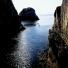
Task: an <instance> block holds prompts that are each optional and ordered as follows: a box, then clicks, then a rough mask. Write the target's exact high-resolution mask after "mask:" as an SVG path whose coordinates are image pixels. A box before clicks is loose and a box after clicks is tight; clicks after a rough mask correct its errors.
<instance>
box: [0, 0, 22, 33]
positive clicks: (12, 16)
mask: <svg viewBox="0 0 68 68" xmlns="http://www.w3.org/2000/svg"><path fill="white" fill-rule="evenodd" d="M0 9H1V10H0V30H2V31H4V30H5V31H8V32H11V31H14V32H15V31H18V30H19V29H20V26H21V23H20V20H19V16H18V13H17V11H16V9H15V7H14V5H13V3H12V0H0ZM7 28H8V29H7Z"/></svg>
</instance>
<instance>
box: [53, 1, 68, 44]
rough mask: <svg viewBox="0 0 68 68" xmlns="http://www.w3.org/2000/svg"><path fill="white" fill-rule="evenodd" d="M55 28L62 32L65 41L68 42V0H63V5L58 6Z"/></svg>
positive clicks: (55, 14) (55, 15) (56, 30)
mask: <svg viewBox="0 0 68 68" xmlns="http://www.w3.org/2000/svg"><path fill="white" fill-rule="evenodd" d="M53 30H54V31H55V32H57V33H60V35H61V37H62V38H63V39H64V41H65V43H66V44H68V37H67V36H68V0H63V3H62V5H61V6H59V7H57V8H56V10H55V13H54V25H53Z"/></svg>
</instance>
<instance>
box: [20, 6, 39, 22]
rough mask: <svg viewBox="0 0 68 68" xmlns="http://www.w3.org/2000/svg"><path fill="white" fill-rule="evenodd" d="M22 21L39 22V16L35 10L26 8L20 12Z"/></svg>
mask: <svg viewBox="0 0 68 68" xmlns="http://www.w3.org/2000/svg"><path fill="white" fill-rule="evenodd" d="M19 15H20V19H21V21H36V20H39V18H38V16H37V15H36V13H35V10H34V9H33V8H30V7H28V8H24V9H23V10H22V11H21V12H20V14H19Z"/></svg>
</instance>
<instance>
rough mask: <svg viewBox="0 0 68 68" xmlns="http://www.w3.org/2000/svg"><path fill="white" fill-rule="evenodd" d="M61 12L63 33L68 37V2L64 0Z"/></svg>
mask: <svg viewBox="0 0 68 68" xmlns="http://www.w3.org/2000/svg"><path fill="white" fill-rule="evenodd" d="M61 11H62V12H61V22H62V31H63V32H64V33H65V34H67V35H68V0H63V3H62V7H61Z"/></svg>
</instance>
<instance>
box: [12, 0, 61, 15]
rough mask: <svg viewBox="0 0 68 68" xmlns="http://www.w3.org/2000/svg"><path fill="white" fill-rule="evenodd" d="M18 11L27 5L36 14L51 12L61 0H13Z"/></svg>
mask: <svg viewBox="0 0 68 68" xmlns="http://www.w3.org/2000/svg"><path fill="white" fill-rule="evenodd" d="M13 3H14V5H15V7H16V9H17V11H18V13H19V12H20V11H21V10H22V9H23V8H27V7H32V8H34V9H35V10H36V13H37V14H52V13H53V12H54V10H55V8H56V7H57V6H59V5H61V3H62V0H13Z"/></svg>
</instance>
